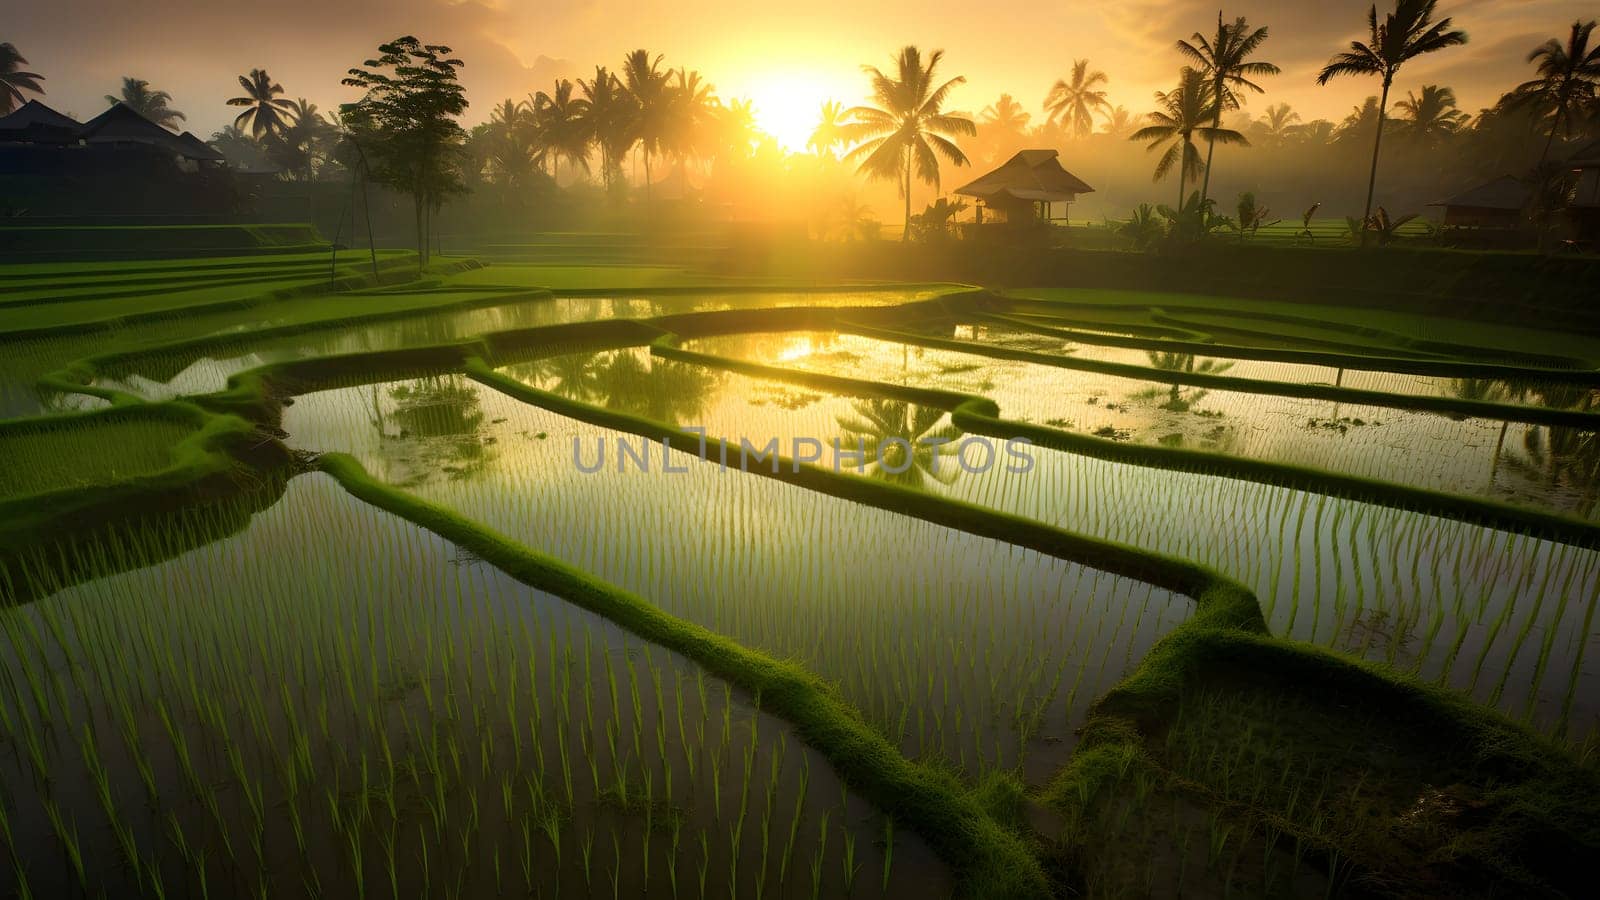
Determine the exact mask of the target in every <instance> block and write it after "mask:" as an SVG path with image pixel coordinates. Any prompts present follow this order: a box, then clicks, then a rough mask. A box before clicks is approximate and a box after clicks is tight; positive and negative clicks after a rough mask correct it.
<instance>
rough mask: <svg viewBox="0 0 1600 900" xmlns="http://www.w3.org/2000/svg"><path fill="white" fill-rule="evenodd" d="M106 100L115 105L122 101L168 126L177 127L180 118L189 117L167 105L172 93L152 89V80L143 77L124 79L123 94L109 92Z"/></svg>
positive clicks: (148, 117)
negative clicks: (114, 94)
mask: <svg viewBox="0 0 1600 900" xmlns="http://www.w3.org/2000/svg"><path fill="white" fill-rule="evenodd" d="M106 102H107V103H109V104H112V105H113V106H114V105H116V104H118V103H121V104H123V105H124V106H127V107H128V108H129V109H131V110H133V111H134V112H136V113H138V114H139V115H141V116H144V117H145V118H146V119H149V120H150V121H152V122H154V123H156V124H157V125H161V126H163V127H166V128H173V129H176V128H177V123H178V122H179V121H180V120H182V119H186V118H188V117H187V116H185V115H184V114H183V113H181V112H178V111H177V110H175V109H173V108H171V107H170V106H168V105H167V104H169V103H171V102H172V95H171V94H169V93H167V92H166V91H152V90H151V89H150V82H148V81H145V80H144V79H143V78H124V79H122V96H120V97H113V96H111V95H110V94H107V95H106Z"/></svg>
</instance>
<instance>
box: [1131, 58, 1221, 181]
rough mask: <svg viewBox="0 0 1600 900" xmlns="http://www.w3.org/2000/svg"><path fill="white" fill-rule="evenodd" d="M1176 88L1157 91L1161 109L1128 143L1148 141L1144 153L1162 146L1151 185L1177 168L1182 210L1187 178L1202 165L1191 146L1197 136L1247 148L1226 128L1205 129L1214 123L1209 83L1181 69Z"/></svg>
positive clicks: (1196, 173)
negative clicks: (1164, 147) (1209, 123)
mask: <svg viewBox="0 0 1600 900" xmlns="http://www.w3.org/2000/svg"><path fill="white" fill-rule="evenodd" d="M1178 77H1179V81H1178V86H1177V87H1176V88H1174V89H1172V90H1170V91H1157V92H1156V102H1157V103H1159V104H1160V105H1161V109H1158V110H1156V111H1155V112H1152V113H1149V114H1148V115H1147V117H1146V118H1148V119H1149V121H1150V124H1149V125H1146V126H1145V127H1143V128H1141V129H1139V130H1138V131H1135V132H1134V133H1133V134H1132V135H1131V136H1130V137H1129V138H1128V139H1129V140H1133V141H1149V142H1150V145H1149V146H1148V147H1146V148H1145V149H1146V150H1155V149H1157V148H1158V147H1160V146H1162V145H1163V144H1165V145H1166V146H1167V151H1166V152H1165V153H1163V154H1161V159H1160V160H1158V161H1157V162H1156V171H1155V177H1154V178H1153V179H1152V180H1154V181H1160V180H1161V179H1163V178H1165V177H1167V173H1168V172H1170V171H1172V167H1173V166H1177V167H1178V205H1177V207H1175V208H1176V209H1180V210H1181V209H1183V207H1184V199H1185V197H1187V193H1186V188H1187V186H1188V181H1189V178H1190V177H1191V176H1193V177H1199V175H1200V173H1201V171H1202V168H1203V166H1204V163H1202V162H1201V161H1200V149H1199V148H1198V147H1196V146H1195V144H1194V136H1195V134H1196V133H1198V134H1199V135H1200V136H1201V137H1203V138H1205V139H1206V140H1208V141H1209V140H1215V141H1219V142H1221V143H1224V144H1241V145H1245V146H1248V145H1249V141H1246V140H1245V137H1244V135H1242V134H1240V133H1239V132H1237V131H1234V130H1232V129H1229V128H1219V127H1217V126H1215V125H1208V124H1206V123H1208V122H1214V121H1215V120H1216V110H1215V106H1216V103H1217V101H1216V97H1215V95H1213V94H1212V92H1211V85H1212V82H1211V81H1210V80H1209V79H1208V78H1206V76H1205V75H1203V74H1201V73H1200V72H1199V71H1197V70H1195V69H1193V68H1191V67H1189V66H1185V67H1184V68H1183V70H1182V71H1181V72H1180V73H1179V76H1178Z"/></svg>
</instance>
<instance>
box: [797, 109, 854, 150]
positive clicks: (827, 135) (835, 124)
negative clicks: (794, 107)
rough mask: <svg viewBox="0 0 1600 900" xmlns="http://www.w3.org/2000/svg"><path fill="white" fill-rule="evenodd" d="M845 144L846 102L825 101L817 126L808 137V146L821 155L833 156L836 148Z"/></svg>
mask: <svg viewBox="0 0 1600 900" xmlns="http://www.w3.org/2000/svg"><path fill="white" fill-rule="evenodd" d="M844 144H845V114H844V104H842V103H840V102H839V101H837V100H827V101H824V102H823V104H822V109H821V111H820V112H819V113H818V116H817V127H815V128H813V129H811V137H810V138H809V139H807V141H806V147H808V148H810V149H812V150H815V151H816V152H817V154H818V155H819V156H829V157H831V156H833V153H834V150H835V149H837V148H839V147H843V146H844Z"/></svg>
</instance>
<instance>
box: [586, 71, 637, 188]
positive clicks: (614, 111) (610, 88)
mask: <svg viewBox="0 0 1600 900" xmlns="http://www.w3.org/2000/svg"><path fill="white" fill-rule="evenodd" d="M578 89H579V90H580V91H582V92H583V99H584V101H585V103H586V105H585V107H584V108H583V109H582V110H580V112H579V116H578V118H579V120H580V121H581V122H582V123H583V128H582V130H583V133H584V134H585V135H586V136H587V137H588V139H589V142H590V143H591V144H593V145H594V147H595V148H596V149H597V150H599V151H600V172H601V176H602V178H603V179H604V181H605V185H606V188H607V189H608V190H609V189H610V188H611V184H612V175H613V173H614V172H616V171H617V170H618V169H619V168H620V167H621V165H622V157H623V156H624V155H625V154H626V153H627V152H628V145H629V144H631V143H632V142H633V137H632V128H633V125H632V122H633V118H634V108H633V98H632V97H630V96H629V95H628V94H627V92H626V91H624V90H623V87H622V83H621V81H619V80H618V79H617V76H616V75H613V74H612V73H611V72H609V71H607V69H606V67H605V66H595V68H594V77H593V78H591V79H589V80H588V81H584V80H583V79H579V80H578Z"/></svg>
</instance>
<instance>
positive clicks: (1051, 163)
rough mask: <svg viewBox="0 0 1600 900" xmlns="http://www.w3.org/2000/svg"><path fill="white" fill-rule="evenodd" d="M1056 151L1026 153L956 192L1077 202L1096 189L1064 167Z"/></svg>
mask: <svg viewBox="0 0 1600 900" xmlns="http://www.w3.org/2000/svg"><path fill="white" fill-rule="evenodd" d="M1059 155H1060V154H1059V153H1057V152H1056V151H1054V150H1023V151H1021V152H1019V153H1017V155H1015V156H1013V157H1011V158H1010V159H1008V160H1006V163H1005V165H1003V166H1001V167H1000V168H998V169H995V170H994V171H993V172H990V173H989V174H987V175H984V176H982V177H981V178H978V179H977V180H975V181H973V182H971V183H969V184H966V185H963V186H961V187H959V188H956V193H957V194H961V195H963V196H966V197H977V198H978V199H980V200H992V199H998V198H1002V197H1011V198H1014V199H1017V200H1052V201H1054V200H1075V199H1077V196H1078V195H1079V194H1091V193H1094V188H1092V187H1090V186H1089V185H1087V184H1085V183H1084V182H1083V180H1082V179H1080V178H1078V176H1076V175H1074V174H1072V173H1071V172H1068V171H1067V170H1066V169H1063V168H1062V167H1061V163H1060V162H1059V161H1058V160H1057V159H1056V157H1057V156H1059Z"/></svg>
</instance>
